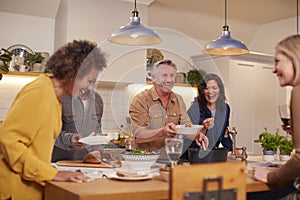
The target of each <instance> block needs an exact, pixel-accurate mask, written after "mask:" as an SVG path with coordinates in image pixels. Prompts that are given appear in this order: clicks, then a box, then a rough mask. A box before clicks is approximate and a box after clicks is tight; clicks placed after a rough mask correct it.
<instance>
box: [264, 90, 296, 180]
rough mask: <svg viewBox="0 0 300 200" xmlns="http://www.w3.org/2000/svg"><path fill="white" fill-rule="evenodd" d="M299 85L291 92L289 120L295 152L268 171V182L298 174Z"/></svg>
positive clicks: (288, 178)
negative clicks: (284, 161) (285, 160)
mask: <svg viewBox="0 0 300 200" xmlns="http://www.w3.org/2000/svg"><path fill="white" fill-rule="evenodd" d="M299 102H300V86H299V85H298V86H295V87H294V88H293V90H292V94H291V121H292V131H293V133H294V134H293V143H294V147H295V150H296V154H295V155H294V156H292V158H291V159H290V160H289V161H288V162H287V163H286V164H285V165H283V166H282V167H281V168H280V169H279V170H277V171H275V172H270V173H269V174H268V176H267V178H268V179H267V180H268V182H269V183H277V182H287V181H291V180H293V179H294V178H296V177H299V176H300V171H299V170H295V169H299V167H300V123H299V121H300V104H299Z"/></svg>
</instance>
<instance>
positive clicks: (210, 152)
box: [188, 148, 228, 164]
mask: <svg viewBox="0 0 300 200" xmlns="http://www.w3.org/2000/svg"><path fill="white" fill-rule="evenodd" d="M227 154H228V150H227V149H225V148H214V149H207V150H204V149H201V148H189V149H188V158H189V162H190V163H191V164H193V163H211V162H225V161H227Z"/></svg>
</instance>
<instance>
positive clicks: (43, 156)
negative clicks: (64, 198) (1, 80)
mask: <svg viewBox="0 0 300 200" xmlns="http://www.w3.org/2000/svg"><path fill="white" fill-rule="evenodd" d="M49 93H50V94H49ZM51 94H52V93H51V91H50V92H49V87H42V88H41V87H30V86H29V87H28V86H27V87H26V88H25V89H22V90H21V92H20V93H19V94H18V95H17V96H16V99H15V100H14V102H13V104H12V107H11V109H10V111H9V112H8V114H7V117H6V119H5V121H4V122H3V124H2V125H1V137H0V148H1V153H2V155H3V158H2V159H4V160H5V162H6V163H7V165H8V166H9V167H10V168H11V170H12V171H14V172H15V173H17V174H20V176H21V177H22V178H24V179H25V180H29V181H35V182H38V183H40V184H44V181H45V180H51V179H52V178H53V177H54V176H55V174H56V172H57V170H56V169H55V168H53V167H52V166H51V165H50V158H51V150H52V148H53V144H54V138H55V137H56V136H57V134H58V133H59V130H60V128H61V127H60V126H61V122H60V120H59V117H57V116H59V115H60V111H58V110H59V109H60V106H59V109H58V106H57V104H58V103H57V99H56V97H55V96H54V95H51ZM41 97H43V98H41ZM32 105H34V109H33V107H32ZM24 114H26V116H25V117H24ZM49 119H53V120H52V121H51V122H52V123H49ZM55 119H56V120H55ZM16 122H17V123H16Z"/></svg>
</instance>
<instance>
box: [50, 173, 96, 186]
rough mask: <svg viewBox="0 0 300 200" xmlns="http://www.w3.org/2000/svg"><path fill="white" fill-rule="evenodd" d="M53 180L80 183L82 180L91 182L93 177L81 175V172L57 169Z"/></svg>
mask: <svg viewBox="0 0 300 200" xmlns="http://www.w3.org/2000/svg"><path fill="white" fill-rule="evenodd" d="M53 181H65V182H76V183H82V182H91V181H93V179H92V178H89V177H87V176H85V175H83V173H82V172H73V171H58V172H57V173H56V175H55V176H54V178H53Z"/></svg>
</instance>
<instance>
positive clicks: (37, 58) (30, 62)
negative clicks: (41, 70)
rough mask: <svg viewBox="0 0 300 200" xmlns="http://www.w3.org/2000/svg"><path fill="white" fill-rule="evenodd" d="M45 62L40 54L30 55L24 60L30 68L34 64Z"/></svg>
mask: <svg viewBox="0 0 300 200" xmlns="http://www.w3.org/2000/svg"><path fill="white" fill-rule="evenodd" d="M43 60H44V57H43V56H42V54H41V53H40V52H35V53H33V54H32V53H28V54H27V55H26V57H25V58H24V62H25V63H28V65H29V66H32V65H33V64H34V63H41V62H42V61H43Z"/></svg>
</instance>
